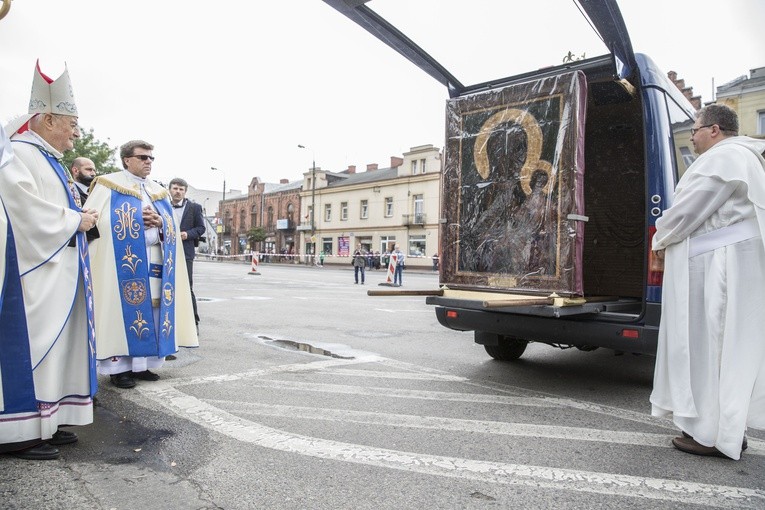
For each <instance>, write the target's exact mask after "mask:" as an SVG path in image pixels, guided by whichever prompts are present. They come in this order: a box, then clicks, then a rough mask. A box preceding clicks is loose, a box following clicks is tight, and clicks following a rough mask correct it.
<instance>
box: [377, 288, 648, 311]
mask: <svg viewBox="0 0 765 510" xmlns="http://www.w3.org/2000/svg"><path fill="white" fill-rule="evenodd" d="M367 295H368V296H425V303H427V304H429V305H436V306H443V307H446V308H464V309H471V310H483V311H493V312H507V313H514V314H519V315H535V316H539V317H571V316H575V315H590V314H598V313H603V312H614V313H619V312H623V313H632V312H634V311H635V307H636V306H638V307H639V305H640V302H639V300H636V299H635V300H632V299H619V298H617V297H614V296H587V297H562V296H558V295H557V294H551V295H548V296H539V295H531V294H513V293H506V292H501V293H500V292H482V291H477V290H465V289H450V288H448V287H441V288H439V289H423V290H417V289H406V290H404V289H390V290H369V291H367Z"/></svg>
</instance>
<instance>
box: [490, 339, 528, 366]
mask: <svg viewBox="0 0 765 510" xmlns="http://www.w3.org/2000/svg"><path fill="white" fill-rule="evenodd" d="M528 344H529V342H528V341H527V340H523V339H521V338H513V337H510V336H502V337H500V338H499V344H498V345H484V346H483V348H484V349H486V352H487V353H488V354H489V356H491V357H492V358H494V359H496V360H499V361H513V360H516V359H518V358H520V357H521V356H522V355H523V352H524V351H525V350H526V346H527V345H528Z"/></svg>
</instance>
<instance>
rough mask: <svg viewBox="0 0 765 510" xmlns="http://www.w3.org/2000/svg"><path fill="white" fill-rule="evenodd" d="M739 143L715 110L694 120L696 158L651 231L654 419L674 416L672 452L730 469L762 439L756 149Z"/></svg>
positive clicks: (761, 209)
mask: <svg viewBox="0 0 765 510" xmlns="http://www.w3.org/2000/svg"><path fill="white" fill-rule="evenodd" d="M737 134H738V117H737V116H736V113H735V112H734V111H733V110H731V109H730V108H728V107H727V106H724V105H717V104H715V105H708V106H706V107H704V108H702V109H701V110H699V112H698V114H697V116H696V121H695V123H694V126H693V128H692V129H691V141H692V142H693V145H694V147H695V149H696V152H697V153H699V154H700V156H699V157H698V159H696V161H694V163H693V164H692V165H691V166H690V167H689V168H688V170H687V171H686V173H685V174H684V175H683V177H682V178H681V179H680V181H679V182H678V184H677V188H676V190H675V197H674V203H673V204H672V207H670V208H669V209H667V210H666V211H664V213H663V214H662V216H661V218H659V219H658V220H657V221H656V234H655V235H654V238H653V249H654V250H655V251H656V252H657V256H661V255H662V250H665V252H664V256H665V269H664V286H663V291H662V292H663V296H662V312H661V325H660V328H659V344H658V349H657V353H656V368H655V373H654V388H653V393H652V394H651V399H650V400H651V404H652V405H653V414H654V415H656V416H664V415H667V414H670V413H671V414H672V415H673V420H674V423H675V424H676V425H677V426H678V427H679V428H680V430H681V432H682V435H681V436H679V437H676V438H675V439H673V440H672V444H673V445H674V446H675V447H676V448H677V449H679V450H681V451H683V452H686V453H692V454H696V455H710V456H718V457H728V458H730V459H736V460H737V459H739V458H740V457H741V453H742V451H743V450H745V449H746V446H747V445H746V439H745V436H744V434H745V432H746V429H747V427H753V428H758V429H765V341H764V340H763V331H765V292H763V289H765V242H764V241H763V240H765V159H763V156H762V154H763V152H764V151H765V140H757V139H754V138H749V137H745V136H736V135H737Z"/></svg>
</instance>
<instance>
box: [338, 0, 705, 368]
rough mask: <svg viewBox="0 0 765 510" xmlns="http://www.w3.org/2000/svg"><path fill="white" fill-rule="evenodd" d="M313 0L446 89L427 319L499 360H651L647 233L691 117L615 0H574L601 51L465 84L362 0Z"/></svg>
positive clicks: (656, 292) (679, 162) (675, 169)
mask: <svg viewBox="0 0 765 510" xmlns="http://www.w3.org/2000/svg"><path fill="white" fill-rule="evenodd" d="M325 2H326V3H328V4H330V5H331V6H332V7H334V8H335V9H337V10H338V11H339V12H341V13H342V14H344V15H345V16H347V17H348V18H350V19H351V20H353V21H354V22H356V23H357V24H359V25H360V26H362V27H363V28H365V29H366V30H368V31H369V32H370V33H371V34H373V35H374V36H376V37H377V38H379V39H380V40H381V41H383V42H384V43H386V44H388V45H389V46H391V47H392V48H394V49H395V50H396V51H398V52H399V53H400V54H402V55H403V56H404V57H405V58H407V59H409V60H410V61H412V62H413V63H415V64H416V65H418V66H419V67H420V68H421V69H423V70H424V71H425V72H426V73H428V74H429V75H431V76H432V77H434V78H435V79H437V80H438V81H439V82H440V83H442V84H444V85H445V86H446V87H447V90H448V94H449V99H448V100H447V102H446V133H447V135H446V143H445V147H444V163H443V165H444V167H443V174H442V190H443V192H442V204H441V211H442V212H441V226H440V244H441V246H440V251H439V253H440V259H439V277H440V286H439V287H440V288H439V289H438V290H435V291H432V292H425V293H426V294H429V295H428V296H427V298H426V302H427V303H429V304H432V305H434V306H435V313H436V316H437V317H438V320H439V322H440V323H441V324H442V325H443V326H445V327H447V328H450V329H454V330H458V331H473V332H474V340H475V342H477V343H478V344H481V345H483V346H484V348H485V350H486V352H487V353H488V354H489V355H490V356H491V357H493V358H495V359H498V360H514V359H517V358H519V357H520V356H521V355H522V354H523V352H524V350H525V349H526V346H527V344H528V343H529V342H539V343H544V344H548V345H551V346H554V347H559V348H570V347H575V348H578V349H581V350H585V351H587V350H593V349H595V348H599V347H604V348H609V349H613V350H615V351H617V352H629V353H636V354H648V355H654V354H655V352H656V344H657V338H658V327H659V319H660V315H661V290H662V287H661V285H662V276H663V274H662V266H661V264H660V263H659V262H658V261H657V260H655V259H654V257H653V255H652V252H651V239H652V236H653V234H654V232H655V227H654V224H655V222H656V219H657V218H659V217H660V216H661V214H662V211H663V210H664V209H666V208H668V207H669V206H670V205H671V202H672V192H673V190H674V187H675V184H676V182H677V179H678V176H679V175H680V174H681V173H682V172H683V171H684V169H685V168H686V167H687V165H689V164H690V163H691V162H692V159H693V157H692V155H691V154H692V152H691V148H690V140H689V139H690V129H691V127H692V125H693V119H694V114H695V110H694V108H693V106H692V105H691V104H690V103H689V102H688V100H687V99H686V98H685V97H684V96H683V94H682V93H681V92H680V91H679V90H678V88H677V87H676V86H675V84H674V83H672V82H671V81H670V80H669V79H668V78H667V76H666V74H665V73H664V72H662V71H661V70H659V69H658V68H657V66H656V65H655V64H654V62H653V61H652V60H651V59H650V58H649V57H648V56H646V55H643V54H639V53H634V52H633V50H632V44H631V42H630V39H629V36H628V33H627V30H626V26H625V24H624V20H623V19H622V16H621V13H620V11H619V8H618V5H617V4H616V2H615V1H614V0H579V4H580V7H581V9H580V10H581V11H582V12H583V14H585V15H586V17H587V18H588V21H589V23H590V25H591V26H592V27H593V28H594V29H595V30H597V32H598V33H599V35H600V37H601V38H602V40H603V42H604V43H605V45H606V47H607V48H608V49H609V50H610V52H609V53H607V54H604V55H602V56H598V57H592V58H585V59H582V60H574V61H569V62H565V63H563V64H562V65H558V66H554V67H546V68H542V69H540V70H536V71H531V72H527V73H523V74H520V75H515V76H510V77H505V78H499V79H496V80H491V81H488V82H482V83H477V84H474V85H463V84H462V83H461V82H460V81H459V80H458V79H457V78H456V77H454V76H453V75H452V74H451V73H450V72H449V71H447V70H446V69H445V68H444V67H443V66H442V65H441V64H440V63H438V62H437V61H435V60H434V59H433V58H432V57H431V56H430V55H429V54H428V53H427V52H426V51H425V50H423V49H422V48H420V47H419V46H417V45H416V44H415V43H414V42H413V41H412V40H411V39H409V38H408V37H406V36H405V35H404V34H403V33H401V32H400V31H399V30H398V29H396V28H395V27H394V26H392V25H391V24H390V23H388V22H387V21H386V20H385V19H383V18H382V17H381V16H379V15H378V14H377V13H375V12H374V11H372V10H371V9H370V8H369V7H367V6H366V5H364V2H358V1H353V0H325ZM564 51H565V48H563V49H562V53H563V52H564ZM409 294H410V295H411V292H410V293H409Z"/></svg>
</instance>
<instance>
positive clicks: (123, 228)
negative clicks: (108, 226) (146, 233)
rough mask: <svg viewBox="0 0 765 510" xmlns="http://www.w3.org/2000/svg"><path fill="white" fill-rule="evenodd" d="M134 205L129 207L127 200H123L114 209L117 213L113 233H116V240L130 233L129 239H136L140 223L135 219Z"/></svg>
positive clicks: (122, 238)
mask: <svg viewBox="0 0 765 510" xmlns="http://www.w3.org/2000/svg"><path fill="white" fill-rule="evenodd" d="M136 211H137V208H136V207H131V205H130V204H129V203H127V202H123V203H122V205H121V206H120V207H118V208H117V209H115V210H114V213H115V214H116V215H117V221H116V223H115V225H114V233H115V234H117V240H119V241H124V240H125V237H127V236H128V235H130V238H131V239H138V231H139V229H140V227H141V226H140V225H139V224H138V222H137V221H136V220H135V213H136Z"/></svg>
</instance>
